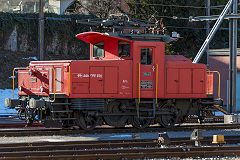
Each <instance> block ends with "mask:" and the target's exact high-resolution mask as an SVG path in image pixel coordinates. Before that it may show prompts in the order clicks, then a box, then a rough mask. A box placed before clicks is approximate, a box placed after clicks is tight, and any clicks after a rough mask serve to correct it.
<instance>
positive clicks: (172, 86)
mask: <svg viewBox="0 0 240 160" xmlns="http://www.w3.org/2000/svg"><path fill="white" fill-rule="evenodd" d="M178 77H179V75H178V69H174V68H169V69H167V93H168V94H172V93H175V94H177V93H178V92H179V91H178V89H179V78H178Z"/></svg>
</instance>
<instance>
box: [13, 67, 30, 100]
mask: <svg viewBox="0 0 240 160" xmlns="http://www.w3.org/2000/svg"><path fill="white" fill-rule="evenodd" d="M21 69H22V70H28V69H29V68H13V99H14V89H15V87H14V79H15V78H14V73H15V71H16V70H21Z"/></svg>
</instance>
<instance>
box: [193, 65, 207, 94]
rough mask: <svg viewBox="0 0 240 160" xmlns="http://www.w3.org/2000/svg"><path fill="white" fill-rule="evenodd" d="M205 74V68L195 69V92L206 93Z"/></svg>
mask: <svg viewBox="0 0 240 160" xmlns="http://www.w3.org/2000/svg"><path fill="white" fill-rule="evenodd" d="M204 74H205V72H204V70H203V69H193V93H205V76H204Z"/></svg>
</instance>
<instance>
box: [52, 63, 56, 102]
mask: <svg viewBox="0 0 240 160" xmlns="http://www.w3.org/2000/svg"><path fill="white" fill-rule="evenodd" d="M52 70H53V79H54V81H53V92H54V95H53V101H55V97H56V95H55V94H56V71H55V69H54V68H53V67H52Z"/></svg>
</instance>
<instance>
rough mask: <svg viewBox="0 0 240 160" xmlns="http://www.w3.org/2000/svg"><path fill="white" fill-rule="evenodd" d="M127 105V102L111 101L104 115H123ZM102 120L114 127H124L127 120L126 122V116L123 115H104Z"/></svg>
mask: <svg viewBox="0 0 240 160" xmlns="http://www.w3.org/2000/svg"><path fill="white" fill-rule="evenodd" d="M127 105H128V102H127V101H126V102H125V101H122V102H120V101H111V102H109V103H108V104H107V105H106V108H105V113H107V114H108V113H109V114H111V113H123V114H124V112H125V110H126V107H127ZM104 120H105V122H106V123H107V124H108V125H110V126H114V127H117V128H119V127H124V126H125V124H126V122H127V120H128V116H125V115H106V116H104Z"/></svg>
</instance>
